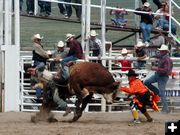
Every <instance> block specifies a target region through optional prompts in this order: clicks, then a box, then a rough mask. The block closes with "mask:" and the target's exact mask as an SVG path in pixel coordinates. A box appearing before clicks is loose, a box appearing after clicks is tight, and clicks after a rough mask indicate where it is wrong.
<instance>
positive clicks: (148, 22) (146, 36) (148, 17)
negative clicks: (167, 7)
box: [135, 2, 153, 46]
mask: <svg viewBox="0 0 180 135" xmlns="http://www.w3.org/2000/svg"><path fill="white" fill-rule="evenodd" d="M136 11H143V12H149V14H144V13H135V14H136V15H139V16H141V21H140V30H141V32H142V35H143V42H144V43H145V44H146V46H149V42H150V34H151V31H152V27H153V15H152V14H151V12H152V9H151V7H150V4H149V2H145V3H144V4H143V6H142V7H140V8H137V9H136Z"/></svg>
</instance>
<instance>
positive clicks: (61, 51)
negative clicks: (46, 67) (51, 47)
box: [51, 40, 69, 71]
mask: <svg viewBox="0 0 180 135" xmlns="http://www.w3.org/2000/svg"><path fill="white" fill-rule="evenodd" d="M68 52H69V49H67V48H66V47H65V44H64V42H63V41H61V40H60V41H59V42H58V44H57V50H56V51H55V52H54V53H53V56H52V57H53V59H54V61H53V62H52V63H51V64H52V66H51V67H53V68H52V69H53V70H55V71H58V69H59V61H60V60H61V59H63V58H65V57H66V56H67V55H68Z"/></svg>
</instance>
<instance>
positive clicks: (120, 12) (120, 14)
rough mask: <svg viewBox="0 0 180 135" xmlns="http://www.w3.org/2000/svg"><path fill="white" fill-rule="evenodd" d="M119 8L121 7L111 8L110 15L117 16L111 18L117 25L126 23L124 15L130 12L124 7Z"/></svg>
mask: <svg viewBox="0 0 180 135" xmlns="http://www.w3.org/2000/svg"><path fill="white" fill-rule="evenodd" d="M117 8H120V9H116V10H110V15H114V16H115V17H114V18H111V21H112V22H113V24H115V25H126V23H127V19H124V15H127V14H128V13H127V11H126V10H124V9H121V7H120V6H117Z"/></svg>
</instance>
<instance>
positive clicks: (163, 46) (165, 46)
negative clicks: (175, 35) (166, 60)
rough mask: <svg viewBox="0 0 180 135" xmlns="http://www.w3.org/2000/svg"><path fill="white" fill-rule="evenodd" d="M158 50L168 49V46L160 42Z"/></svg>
mask: <svg viewBox="0 0 180 135" xmlns="http://www.w3.org/2000/svg"><path fill="white" fill-rule="evenodd" d="M158 50H159V51H169V48H168V46H167V45H164V44H162V45H161V47H160V48H159V49H158Z"/></svg>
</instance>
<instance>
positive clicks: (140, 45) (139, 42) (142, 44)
mask: <svg viewBox="0 0 180 135" xmlns="http://www.w3.org/2000/svg"><path fill="white" fill-rule="evenodd" d="M136 46H137V47H143V46H145V45H144V43H143V42H142V41H138V43H137V45H136Z"/></svg>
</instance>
